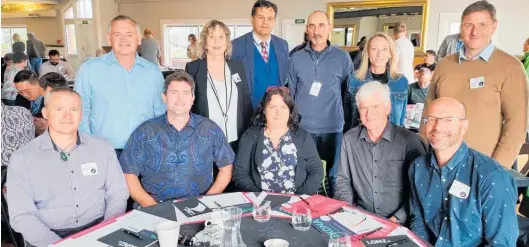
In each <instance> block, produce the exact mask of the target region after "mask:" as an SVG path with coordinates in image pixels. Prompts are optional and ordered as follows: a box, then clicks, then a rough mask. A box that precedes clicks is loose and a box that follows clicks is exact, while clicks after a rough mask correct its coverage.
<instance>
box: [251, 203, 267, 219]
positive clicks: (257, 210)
mask: <svg viewBox="0 0 529 247" xmlns="http://www.w3.org/2000/svg"><path fill="white" fill-rule="evenodd" d="M271 214H272V209H271V208H270V203H265V204H263V205H262V206H259V205H254V207H253V211H252V215H253V219H254V220H256V221H258V222H267V221H268V220H270V216H271Z"/></svg>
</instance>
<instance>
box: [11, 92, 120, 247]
mask: <svg viewBox="0 0 529 247" xmlns="http://www.w3.org/2000/svg"><path fill="white" fill-rule="evenodd" d="M42 115H43V117H44V118H45V119H47V120H48V126H49V128H48V129H47V130H46V131H45V132H44V133H43V134H42V135H40V136H39V137H37V138H36V139H34V140H33V141H31V142H29V143H28V144H27V145H25V146H23V147H22V148H20V149H19V150H17V151H15V152H14V153H13V155H12V156H11V159H10V163H9V166H8V171H7V177H8V179H7V188H8V189H7V190H8V191H7V199H8V200H7V203H8V205H9V216H10V220H11V226H12V227H13V229H14V230H16V231H17V232H20V233H21V234H22V236H23V237H24V239H25V241H26V242H27V243H26V246H39V247H40V246H48V245H50V244H53V243H55V242H57V241H59V240H61V239H62V238H65V237H67V236H69V235H72V234H75V233H78V232H80V231H82V230H84V229H87V228H89V227H91V226H94V225H96V224H98V223H100V222H102V221H103V220H108V219H111V218H114V217H116V216H118V215H120V214H122V213H124V212H125V208H126V206H127V199H128V197H129V193H128V190H127V184H126V183H125V177H124V175H123V171H122V170H121V167H120V165H119V163H118V160H117V158H116V154H115V153H114V149H113V148H112V146H111V145H110V143H108V142H107V141H105V140H103V139H102V138H99V137H94V136H90V135H87V134H85V133H79V132H78V131H77V129H78V127H79V123H80V122H81V118H82V109H81V98H80V96H79V94H77V93H76V92H75V91H73V90H72V89H69V88H57V89H53V90H52V91H51V92H50V93H48V94H47V95H46V97H45V99H44V108H43V110H42Z"/></svg>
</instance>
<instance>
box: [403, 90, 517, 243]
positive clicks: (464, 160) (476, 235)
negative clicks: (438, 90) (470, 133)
mask: <svg viewBox="0 0 529 247" xmlns="http://www.w3.org/2000/svg"><path fill="white" fill-rule="evenodd" d="M423 121H424V124H425V128H426V133H427V139H428V142H429V143H430V145H431V146H432V148H433V149H434V151H433V152H430V153H427V154H426V155H423V156H421V157H419V158H417V159H416V160H415V161H414V162H413V164H412V165H411V167H410V171H409V176H410V184H411V230H412V231H413V232H415V233H416V234H417V235H418V236H419V237H421V238H422V239H423V240H425V241H427V242H429V243H430V244H433V245H435V246H515V245H516V239H517V238H518V220H517V218H516V214H515V209H514V208H515V204H516V199H517V190H516V185H515V182H514V180H513V178H512V177H511V176H510V175H509V173H508V172H507V171H506V170H505V169H504V168H503V167H502V166H501V165H500V164H498V162H496V161H494V160H493V159H491V158H489V157H487V156H486V155H484V154H482V153H479V152H477V151H476V150H474V149H472V148H470V147H468V146H467V144H466V143H465V142H463V136H464V135H465V132H466V130H467V128H468V124H469V122H468V120H467V119H466V110H465V106H464V105H463V104H462V103H460V102H459V101H457V100H455V99H452V98H446V97H445V98H439V99H437V100H435V101H433V102H432V103H430V104H429V105H428V108H427V109H425V112H424V118H423ZM475 124H478V123H475ZM484 134H486V133H484Z"/></svg>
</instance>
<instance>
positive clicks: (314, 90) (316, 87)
mask: <svg viewBox="0 0 529 247" xmlns="http://www.w3.org/2000/svg"><path fill="white" fill-rule="evenodd" d="M320 89H321V82H319V81H314V82H313V83H312V86H311V87H310V92H309V93H310V95H312V96H316V97H318V95H320Z"/></svg>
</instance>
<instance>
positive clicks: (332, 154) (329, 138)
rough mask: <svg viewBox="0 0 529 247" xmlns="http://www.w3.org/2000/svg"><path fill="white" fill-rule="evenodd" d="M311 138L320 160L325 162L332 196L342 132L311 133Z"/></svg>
mask: <svg viewBox="0 0 529 247" xmlns="http://www.w3.org/2000/svg"><path fill="white" fill-rule="evenodd" d="M310 135H311V136H312V139H314V142H315V143H316V149H317V150H318V154H319V155H320V159H321V160H325V161H326V163H327V169H326V173H327V180H328V181H329V186H330V196H332V194H333V193H332V191H333V185H334V177H335V174H334V173H335V171H334V170H335V169H336V163H337V162H338V159H339V157H340V146H341V144H342V137H343V133H342V132H337V133H323V134H319V133H311V134H310Z"/></svg>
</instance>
